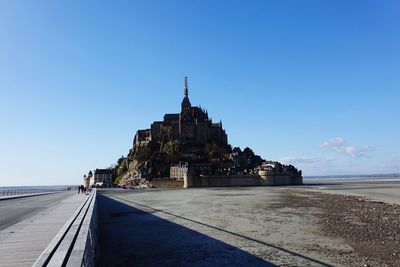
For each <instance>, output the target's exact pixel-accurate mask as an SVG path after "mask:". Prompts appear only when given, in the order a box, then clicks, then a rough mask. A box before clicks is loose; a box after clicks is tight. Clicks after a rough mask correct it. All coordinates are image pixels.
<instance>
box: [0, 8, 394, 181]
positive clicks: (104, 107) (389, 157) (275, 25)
mask: <svg viewBox="0 0 400 267" xmlns="http://www.w3.org/2000/svg"><path fill="white" fill-rule="evenodd" d="M399 10H400V2H399V1H396V0H395V1H366V0H360V1H349V0H345V1H319V0H315V1H234V0H232V1H212V0H210V1H147V0H146V1H111V2H110V1H16V0H5V1H1V2H0V120H1V130H0V162H1V171H0V186H4V185H50V184H77V183H81V177H82V175H83V174H84V173H87V172H88V171H89V170H90V169H94V168H102V167H108V166H110V165H111V164H112V163H115V161H116V160H117V159H118V157H120V156H121V155H126V154H127V153H128V150H129V149H130V148H131V146H132V139H133V136H134V134H135V131H136V130H137V129H141V128H147V127H149V125H150V123H151V122H152V121H155V120H160V119H161V118H162V117H163V115H164V113H173V112H178V111H179V108H180V102H181V100H182V97H183V77H184V76H185V75H187V76H188V77H189V97H190V100H191V102H192V104H194V105H199V104H200V105H202V106H203V107H205V108H207V109H208V112H209V114H210V116H211V117H212V118H213V120H216V121H219V120H220V119H221V120H222V122H223V127H224V128H225V129H226V131H227V133H228V137H229V142H230V143H231V144H232V145H233V146H240V147H242V148H244V147H245V146H249V147H251V148H253V150H254V151H255V152H256V153H258V154H260V155H261V156H262V157H263V158H265V159H270V160H280V161H283V162H286V163H293V164H295V165H296V166H298V167H299V168H300V169H302V170H303V172H304V175H326V174H359V173H394V172H400V142H399V136H400V125H399V117H400V105H399V100H400V49H399V47H400V16H399Z"/></svg>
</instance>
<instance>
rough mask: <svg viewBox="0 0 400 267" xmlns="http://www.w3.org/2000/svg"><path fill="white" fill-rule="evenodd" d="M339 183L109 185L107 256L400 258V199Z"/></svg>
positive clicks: (261, 261) (228, 261)
mask: <svg viewBox="0 0 400 267" xmlns="http://www.w3.org/2000/svg"><path fill="white" fill-rule="evenodd" d="M329 186H338V184H335V185H333V184H332V183H331V184H324V185H323V186H321V185H317V184H314V185H312V186H310V185H307V186H303V187H298V186H296V187H244V188H202V189H187V190H183V189H178V190H147V191H135V192H125V191H118V190H111V191H103V192H102V194H103V195H102V196H101V197H100V199H99V200H100V201H99V207H100V209H99V223H100V238H101V241H102V242H101V244H102V245H101V250H102V253H101V255H102V256H101V257H102V258H101V262H102V264H104V266H118V264H120V265H121V264H122V265H123V264H124V263H129V264H135V265H136V266H160V264H161V265H162V266H177V265H180V266H239V265H241V266H244V265H247V266H276V265H278V266H400V260H399V252H400V251H399V247H400V245H399V244H400V243H399V241H400V239H399V233H400V231H399V230H400V229H399V224H398V221H399V214H400V206H399V205H396V204H389V203H385V202H374V201H370V200H369V199H368V198H367V197H362V196H361V195H362V194H360V192H356V194H357V196H354V194H352V193H351V192H347V195H346V196H344V195H342V194H331V193H332V192H329V193H326V192H324V191H325V190H327V191H329V189H331V191H335V190H333V187H331V188H329ZM352 186H353V189H355V188H361V187H362V184H359V185H358V186H357V187H355V186H354V184H353V185H352ZM384 186H385V185H383V184H380V188H381V189H380V190H383V189H382V187H384ZM396 186H397V188H399V184H398V183H397V184H396ZM393 187H394V185H393V184H392V185H391V186H390V188H391V189H390V190H389V191H388V192H389V193H388V194H389V195H390V194H392V193H393V192H396V191H393ZM369 188H370V189H369V190H372V191H373V188H372V187H369ZM341 189H343V190H345V189H346V185H342V188H341ZM357 190H359V189H357ZM350 191H351V190H350ZM367 191H368V190H367ZM340 193H342V192H340ZM364 195H366V194H364ZM157 255H158V256H157Z"/></svg>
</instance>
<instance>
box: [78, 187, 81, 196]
mask: <svg viewBox="0 0 400 267" xmlns="http://www.w3.org/2000/svg"><path fill="white" fill-rule="evenodd" d="M80 192H81V186H80V185H79V186H78V194H79V193H80Z"/></svg>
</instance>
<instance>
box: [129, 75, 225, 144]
mask: <svg viewBox="0 0 400 267" xmlns="http://www.w3.org/2000/svg"><path fill="white" fill-rule="evenodd" d="M170 140H179V141H181V142H184V143H191V144H205V143H215V144H218V145H220V146H227V145H228V137H227V135H226V133H225V130H224V129H223V128H222V122H219V123H213V122H212V120H211V119H210V118H209V117H208V112H207V111H206V110H205V109H203V108H201V107H200V106H199V107H192V104H191V103H190V100H189V89H188V83H187V77H185V87H184V97H183V100H182V103H181V111H180V113H173V114H165V115H164V119H163V120H162V121H155V122H153V123H152V124H151V127H150V129H145V130H139V131H137V132H136V135H135V138H134V147H138V146H140V145H145V144H151V145H153V146H155V145H159V146H161V147H162V146H163V145H164V144H165V143H166V142H167V141H170Z"/></svg>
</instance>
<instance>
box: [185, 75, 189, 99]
mask: <svg viewBox="0 0 400 267" xmlns="http://www.w3.org/2000/svg"><path fill="white" fill-rule="evenodd" d="M188 95H189V89H188V82H187V77H186V76H185V96H186V97H187V96H188Z"/></svg>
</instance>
